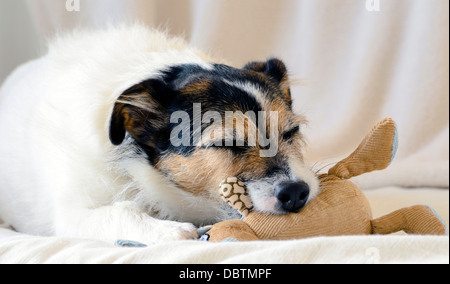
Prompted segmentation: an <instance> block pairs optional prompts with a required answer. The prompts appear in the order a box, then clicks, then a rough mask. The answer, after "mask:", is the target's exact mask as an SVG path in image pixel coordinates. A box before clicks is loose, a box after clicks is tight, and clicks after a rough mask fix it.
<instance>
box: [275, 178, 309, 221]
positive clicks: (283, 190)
mask: <svg viewBox="0 0 450 284" xmlns="http://www.w3.org/2000/svg"><path fill="white" fill-rule="evenodd" d="M275 196H276V197H277V198H278V200H280V202H281V207H282V208H283V209H284V210H286V211H287V212H295V213H296V212H298V211H300V209H302V208H303V206H305V204H306V202H307V201H308V197H309V186H308V185H307V184H306V183H305V182H303V181H297V182H293V181H288V182H282V183H280V184H278V185H277V186H276V187H275Z"/></svg>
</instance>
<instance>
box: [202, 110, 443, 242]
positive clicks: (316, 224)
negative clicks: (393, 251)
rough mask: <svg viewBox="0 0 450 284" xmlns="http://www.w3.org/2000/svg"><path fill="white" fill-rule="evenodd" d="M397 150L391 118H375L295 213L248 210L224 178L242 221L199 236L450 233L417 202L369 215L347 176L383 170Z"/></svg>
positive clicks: (246, 200)
mask: <svg viewBox="0 0 450 284" xmlns="http://www.w3.org/2000/svg"><path fill="white" fill-rule="evenodd" d="M396 149H397V135H396V127H395V123H394V121H393V120H392V119H391V118H386V119H384V120H383V121H381V122H379V123H378V124H377V125H375V127H374V128H373V129H372V131H370V133H369V134H368V135H367V136H366V137H365V138H364V140H363V141H362V143H361V144H360V145H359V147H358V148H357V149H356V150H355V151H354V152H353V153H352V154H351V155H350V156H348V157H347V158H346V159H344V160H342V161H340V162H339V163H337V164H336V165H335V166H334V167H333V168H331V169H330V170H329V171H328V174H322V175H319V179H320V183H321V188H322V191H321V193H320V194H319V196H318V197H316V198H315V199H314V200H312V201H310V202H309V203H308V204H307V205H306V206H305V207H304V208H303V209H302V210H300V212H299V213H291V214H286V215H275V214H268V213H261V212H257V211H252V204H251V199H250V197H249V196H248V195H247V193H246V190H245V185H244V184H243V183H242V182H241V181H239V180H238V179H237V178H233V177H232V178H228V179H226V180H225V181H224V182H222V184H221V185H220V190H221V195H222V197H223V199H224V200H225V201H227V202H228V203H229V204H230V205H231V206H233V207H234V208H236V209H237V210H239V212H240V213H241V214H242V215H243V217H244V218H243V219H242V220H228V221H224V222H220V223H218V224H215V225H214V226H213V227H212V229H210V230H209V231H208V232H207V233H206V234H205V235H203V236H202V239H203V240H209V241H212V242H219V241H224V240H237V241H250V240H261V239H262V240H285V239H298V238H306V237H314V236H338V235H363V234H390V233H394V232H397V231H402V230H403V231H404V232H406V233H409V234H431V235H445V234H448V231H447V227H446V225H445V223H444V222H443V221H442V219H441V218H440V217H439V215H437V213H436V212H435V211H434V210H433V209H431V208H429V207H427V206H423V205H416V206H412V207H409V208H403V209H400V210H397V211H395V212H392V213H390V214H388V215H386V216H383V217H381V218H378V219H372V210H371V208H370V205H369V202H368V201H367V199H366V197H365V196H364V194H363V192H362V191H361V190H360V189H359V188H358V187H357V186H356V185H355V184H354V183H352V182H351V181H349V180H348V179H350V178H352V177H355V176H358V175H361V174H363V173H368V172H371V171H374V170H382V169H385V168H386V167H387V166H388V165H389V164H390V163H391V161H392V159H393V157H394V155H395V152H396Z"/></svg>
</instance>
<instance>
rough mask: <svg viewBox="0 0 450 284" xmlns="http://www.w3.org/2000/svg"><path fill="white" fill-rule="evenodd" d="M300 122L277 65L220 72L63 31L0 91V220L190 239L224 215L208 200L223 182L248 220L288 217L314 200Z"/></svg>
mask: <svg viewBox="0 0 450 284" xmlns="http://www.w3.org/2000/svg"><path fill="white" fill-rule="evenodd" d="M228 114H230V116H227V115H228ZM305 123H306V120H305V118H304V117H302V116H298V115H295V114H294V113H293V111H292V101H291V93H290V89H289V79H288V75H287V70H286V67H285V65H284V64H283V62H282V61H280V60H278V59H274V58H273V59H269V60H267V61H266V62H252V63H249V64H247V65H246V66H244V67H243V68H241V69H238V68H233V67H230V66H227V65H224V64H220V63H214V62H213V61H212V60H211V59H210V58H209V57H208V56H206V55H204V54H203V53H201V52H199V51H198V50H196V49H195V48H193V47H190V46H188V45H187V44H186V43H185V42H184V41H183V40H181V39H179V38H169V37H167V35H166V34H165V33H162V32H159V31H154V30H149V29H147V28H145V27H142V26H139V25H135V26H128V27H117V28H114V29H109V30H103V31H77V32H74V33H72V34H68V35H64V36H62V37H59V38H57V39H56V40H54V41H53V43H52V44H51V45H50V47H49V52H48V54H47V55H45V56H44V57H42V58H40V59H37V60H35V61H32V62H30V63H27V64H26V65H24V66H22V67H20V68H18V69H17V70H16V71H15V72H14V73H13V74H12V75H11V76H10V77H9V78H8V79H7V81H6V82H5V84H4V85H3V87H2V89H1V93H0V157H1V159H0V218H2V219H3V220H4V221H5V222H7V223H8V224H10V225H12V226H13V227H14V228H15V229H16V230H17V231H20V232H24V233H29V234H36V235H44V236H45V235H56V236H68V237H86V238H97V239H102V240H114V239H131V240H135V241H140V242H143V243H154V242H160V241H170V240H180V239H194V238H197V233H196V226H201V225H206V224H212V223H215V222H218V221H222V220H225V219H229V218H235V217H236V216H235V213H234V212H233V210H232V209H230V208H229V206H227V205H226V204H224V202H223V201H221V199H220V196H219V194H218V185H219V183H220V182H221V181H222V180H223V179H225V178H226V177H229V176H236V177H238V178H240V179H241V180H243V181H245V182H246V184H247V185H248V189H249V194H250V196H251V198H252V200H253V203H254V205H255V208H256V209H257V210H260V211H266V212H272V213H277V214H283V213H288V212H297V211H299V210H300V209H301V208H302V207H303V206H304V205H305V204H306V203H307V202H308V201H309V200H311V199H313V198H314V197H315V196H316V195H317V194H318V191H319V183H318V181H317V179H316V177H315V175H314V174H313V173H312V172H311V170H310V169H309V168H308V167H306V166H305V164H304V163H303V156H302V149H303V148H304V138H303V136H302V133H301V127H302V126H303V125H304V124H305ZM252 130H257V131H256V132H255V131H252ZM262 142H265V143H262Z"/></svg>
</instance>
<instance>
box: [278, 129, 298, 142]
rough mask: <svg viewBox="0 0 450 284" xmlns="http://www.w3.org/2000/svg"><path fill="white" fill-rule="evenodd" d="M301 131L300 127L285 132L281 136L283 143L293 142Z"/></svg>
mask: <svg viewBox="0 0 450 284" xmlns="http://www.w3.org/2000/svg"><path fill="white" fill-rule="evenodd" d="M299 131H300V127H299V126H296V127H294V128H292V129H290V130H288V131H286V132H284V133H283V134H281V138H282V139H283V141H289V140H291V139H292V138H293V137H294V136H295V135H296V134H297V133H299Z"/></svg>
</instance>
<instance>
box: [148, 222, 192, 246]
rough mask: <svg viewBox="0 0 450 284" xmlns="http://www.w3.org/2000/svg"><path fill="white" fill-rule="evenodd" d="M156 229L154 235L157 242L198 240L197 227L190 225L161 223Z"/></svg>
mask: <svg viewBox="0 0 450 284" xmlns="http://www.w3.org/2000/svg"><path fill="white" fill-rule="evenodd" d="M155 229H156V230H155V231H153V232H152V234H154V237H156V239H157V240H156V242H168V241H180V240H196V239H198V233H197V227H195V226H194V225H192V224H190V223H179V222H173V221H161V224H159V225H158V227H157V228H155Z"/></svg>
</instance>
